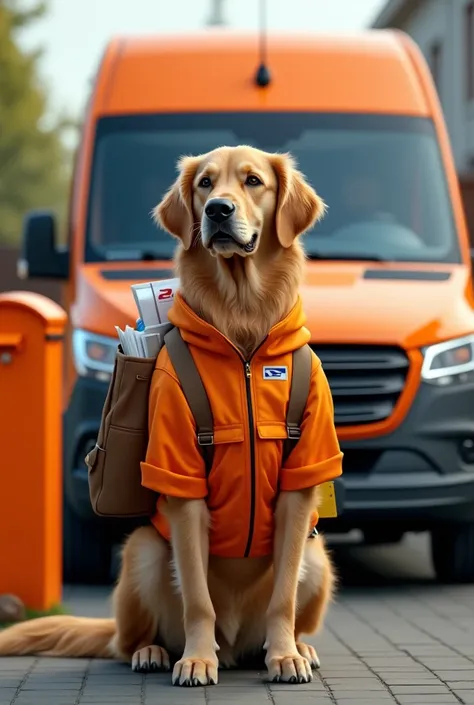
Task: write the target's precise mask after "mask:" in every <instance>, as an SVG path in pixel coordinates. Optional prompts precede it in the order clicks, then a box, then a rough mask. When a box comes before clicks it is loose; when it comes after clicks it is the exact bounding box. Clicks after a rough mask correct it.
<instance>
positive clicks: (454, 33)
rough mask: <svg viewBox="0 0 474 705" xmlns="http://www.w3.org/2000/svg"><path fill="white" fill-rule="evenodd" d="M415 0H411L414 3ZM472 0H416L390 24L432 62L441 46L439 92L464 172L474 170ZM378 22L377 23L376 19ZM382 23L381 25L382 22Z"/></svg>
mask: <svg viewBox="0 0 474 705" xmlns="http://www.w3.org/2000/svg"><path fill="white" fill-rule="evenodd" d="M411 1H412V0H407V2H406V3H405V6H406V7H408V8H409V7H410V3H411ZM468 2H469V0H424V2H421V3H416V4H415V3H413V6H414V9H413V11H412V12H408V13H405V16H404V17H403V19H402V21H398V20H397V18H395V20H394V21H393V22H390V21H389V22H388V26H395V27H398V28H399V29H403V30H404V31H405V32H407V34H409V35H410V36H411V37H412V38H413V39H414V40H415V41H416V43H417V44H418V45H419V47H420V49H421V51H422V52H423V54H424V56H425V58H426V60H427V62H428V64H430V65H431V63H432V48H433V46H434V45H435V44H436V43H438V44H439V45H440V47H441V57H440V76H439V81H438V84H437V85H438V93H439V96H440V100H441V103H442V106H443V112H444V115H445V119H446V123H447V126H448V131H449V136H450V140H451V145H452V149H453V153H454V158H455V162H456V167H457V169H458V171H459V173H460V174H464V173H466V172H469V171H472V170H474V100H470V101H468V100H467V92H466V84H467V70H468V69H467V53H466V26H465V8H466V6H467V5H468ZM376 24H377V23H376ZM378 26H380V25H378Z"/></svg>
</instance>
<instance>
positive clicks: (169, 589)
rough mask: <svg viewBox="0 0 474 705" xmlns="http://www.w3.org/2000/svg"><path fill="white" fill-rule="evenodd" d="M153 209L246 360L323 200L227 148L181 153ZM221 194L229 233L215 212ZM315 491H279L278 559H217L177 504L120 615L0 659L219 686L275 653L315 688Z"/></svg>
mask: <svg viewBox="0 0 474 705" xmlns="http://www.w3.org/2000/svg"><path fill="white" fill-rule="evenodd" d="M179 170H180V173H179V176H178V178H177V180H176V182H175V184H174V185H173V187H172V188H171V190H170V191H169V192H168V193H167V194H166V196H165V197H164V199H163V200H162V202H161V203H160V205H159V206H158V207H157V208H156V210H155V218H156V220H157V221H158V222H159V223H160V224H161V225H162V226H163V227H164V228H165V229H166V230H168V231H169V232H170V233H171V234H172V235H174V236H175V237H177V238H178V239H179V246H178V250H177V254H176V266H177V270H178V274H179V276H180V279H181V291H182V293H183V296H184V297H185V299H186V301H187V302H188V304H189V305H190V306H191V307H192V308H193V309H194V310H195V311H196V312H197V313H198V314H199V315H200V316H202V317H203V318H204V319H205V320H206V321H208V322H209V323H211V324H212V325H214V326H215V327H216V328H218V329H219V330H220V331H221V332H222V333H223V334H224V335H226V336H227V337H228V338H229V339H230V340H231V341H233V342H234V343H235V344H236V345H237V346H238V347H239V348H240V349H241V350H242V352H243V353H244V354H245V355H248V354H249V353H250V352H251V351H252V350H253V349H254V348H255V347H256V346H257V345H258V344H259V343H260V342H261V341H262V340H263V339H264V337H265V336H266V335H267V333H268V331H269V329H270V328H271V327H272V326H273V325H274V324H276V323H277V322H278V321H279V320H281V319H282V318H283V317H284V316H285V315H286V314H287V313H288V312H289V311H290V309H291V308H292V306H293V305H294V303H295V300H296V297H297V293H298V289H299V286H300V283H301V280H302V275H303V264H304V254H303V250H302V248H301V245H300V243H299V241H298V236H299V235H300V234H302V233H303V232H304V231H305V230H307V229H308V228H310V227H311V226H312V225H313V223H314V222H315V221H316V220H317V218H318V217H320V216H321V215H322V214H323V212H324V204H323V202H322V201H321V199H320V198H319V197H318V196H317V195H316V194H315V192H314V191H313V189H312V188H311V187H310V186H309V185H308V184H307V183H306V181H305V180H304V177H303V176H302V175H301V174H300V173H299V172H298V171H297V170H296V168H295V166H294V164H293V162H292V159H291V157H289V156H288V155H278V154H267V153H264V152H261V151H259V150H256V149H253V148H250V147H245V146H243V147H235V148H229V147H222V148H220V149H217V150H215V151H213V152H211V153H209V154H206V155H203V156H199V157H185V158H183V159H182V160H181V162H180V165H179ZM216 198H220V199H226V203H229V202H230V204H231V205H232V208H234V209H235V210H234V211H233V213H232V216H231V217H230V218H228V219H227V220H226V222H225V223H224V224H223V225H222V226H221V225H219V226H216V223H215V222H214V221H213V220H212V219H211V218H210V216H209V215H208V214H206V208H207V211H208V212H209V213H210V212H211V211H210V210H209V207H210V206H213V204H215V203H216V201H214V200H213V199H216ZM316 491H317V490H316V488H312V489H308V490H303V491H299V492H281V493H280V496H279V498H278V500H277V505H276V510H275V527H276V528H275V542H274V555H273V557H269V558H238V559H230V558H217V557H214V556H209V550H208V548H209V542H208V522H209V516H208V511H207V507H206V504H205V502H204V501H203V500H191V501H189V500H181V499H175V498H172V497H168V501H167V504H166V507H167V509H166V511H167V515H168V520H169V523H170V527H171V546H169V545H168V544H167V543H166V542H165V541H164V540H163V539H162V538H161V537H160V536H159V535H158V533H157V532H156V531H155V530H154V528H152V527H146V528H141V529H138V530H137V531H135V532H134V533H133V534H132V535H131V536H130V538H129V539H128V541H127V542H126V544H125V547H124V550H123V561H122V569H121V574H120V578H119V581H118V584H117V587H116V589H115V592H114V612H115V619H113V620H94V619H91V620H89V619H81V618H75V617H46V618H43V619H38V620H34V621H32V622H25V623H23V624H19V625H16V626H14V627H11V628H9V629H7V630H5V631H4V632H2V633H1V634H0V655H20V654H31V653H40V654H48V655H56V656H69V657H71V656H89V657H111V658H120V659H125V660H127V661H129V662H131V664H132V668H134V669H135V670H141V671H148V670H158V669H166V670H167V669H169V668H170V667H171V666H170V655H171V656H172V657H173V656H176V657H177V658H178V659H179V660H178V661H177V662H176V664H175V666H174V669H173V676H172V679H173V682H174V683H175V684H179V685H205V684H212V683H216V682H217V678H218V675H217V669H218V666H221V667H226V666H233V665H236V664H238V663H239V662H240V660H241V659H243V658H245V657H251V656H254V655H257V656H258V655H259V654H261V653H262V649H265V651H266V658H265V662H266V665H267V668H268V672H269V678H271V679H272V680H283V681H287V682H307V681H309V680H311V678H312V674H311V668H314V667H317V666H318V665H319V661H318V657H317V654H316V652H315V650H314V648H313V647H312V646H308V645H306V644H304V643H303V642H301V641H300V636H301V634H303V633H313V632H314V631H316V630H317V628H318V627H319V626H320V624H321V623H322V620H323V619H324V615H325V612H326V608H327V605H328V603H329V600H330V598H331V593H332V589H333V584H334V576H333V571H332V566H331V563H330V560H329V557H328V555H327V552H326V549H325V546H324V541H323V539H322V537H318V538H316V539H307V527H308V525H309V517H310V514H311V511H312V509H313V508H314V504H315V499H316V497H315V493H316Z"/></svg>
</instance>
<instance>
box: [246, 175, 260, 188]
mask: <svg viewBox="0 0 474 705" xmlns="http://www.w3.org/2000/svg"><path fill="white" fill-rule="evenodd" d="M245 185H246V186H261V185H262V182H261V181H260V179H259V178H258V176H254V174H249V176H247V178H246V180H245Z"/></svg>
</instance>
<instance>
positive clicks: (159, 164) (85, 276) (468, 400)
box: [22, 30, 474, 582]
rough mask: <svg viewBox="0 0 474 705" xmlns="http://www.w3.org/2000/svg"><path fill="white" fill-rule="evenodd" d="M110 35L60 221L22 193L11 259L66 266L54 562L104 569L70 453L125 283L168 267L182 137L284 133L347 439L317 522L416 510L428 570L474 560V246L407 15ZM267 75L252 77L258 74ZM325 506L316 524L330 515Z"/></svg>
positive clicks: (404, 519) (87, 443)
mask: <svg viewBox="0 0 474 705" xmlns="http://www.w3.org/2000/svg"><path fill="white" fill-rule="evenodd" d="M258 43H259V38H258V36H257V35H244V34H242V35H240V34H234V33H232V32H229V31H226V30H223V31H215V32H203V33H202V34H197V35H191V36H179V37H168V36H166V37H165V36H160V37H156V38H146V39H145V38H117V39H114V40H113V41H111V42H110V43H109V45H108V47H107V49H106V51H105V54H104V56H103V59H102V61H101V64H100V67H99V69H98V73H97V77H96V80H95V85H94V87H93V90H92V94H91V97H90V100H89V103H88V107H87V111H86V114H85V119H84V125H83V131H82V137H81V141H80V146H79V149H78V153H77V159H76V165H75V170H74V179H73V184H72V191H71V202H70V211H69V226H68V232H69V242H68V246H67V247H66V248H62V249H61V248H59V246H57V245H56V243H55V221H54V215H53V214H52V213H49V212H47V211H41V212H34V213H30V214H28V216H27V218H26V221H25V232H24V245H23V255H22V256H23V263H24V266H25V268H26V269H27V270H28V272H29V276H31V277H55V278H57V279H63V280H64V281H65V283H66V298H67V308H68V313H69V317H70V319H69V326H70V327H69V333H68V338H67V346H66V347H67V362H68V364H67V370H66V383H65V389H66V390H67V394H66V402H65V409H64V440H65V451H64V512H65V515H64V521H65V528H64V566H65V567H64V572H65V579H66V580H70V581H86V582H92V581H103V580H104V581H106V580H108V579H109V576H110V570H111V561H112V547H113V546H114V545H115V544H116V542H117V541H118V540H119V539H120V538H121V537H122V536H123V535H124V533H125V531H128V529H129V527H130V524H129V523H125V522H122V521H113V520H110V519H108V520H100V519H99V518H98V517H96V516H94V515H93V513H92V510H91V506H90V501H89V491H88V482H87V471H86V466H85V464H84V456H85V455H86V453H87V452H88V451H89V450H90V448H91V447H92V446H93V445H94V443H95V440H96V434H97V430H98V426H99V421H100V416H101V410H102V406H103V402H104V397H105V394H106V390H107V386H108V382H109V379H110V374H111V370H112V364H113V360H114V355H115V351H116V345H117V339H116V335H115V329H114V325H116V324H117V325H120V326H122V327H123V326H124V325H125V324H126V323H128V324H129V325H135V321H136V317H137V311H136V307H135V303H134V300H133V297H132V293H131V289H130V286H131V284H133V283H136V282H140V281H149V280H154V279H160V278H168V277H170V276H171V275H172V257H173V251H174V248H175V241H174V240H173V239H172V238H171V237H170V236H169V235H168V234H166V233H165V232H162V231H160V230H158V229H157V227H156V226H155V225H154V224H153V222H152V219H151V217H150V212H151V210H152V208H153V206H154V205H155V204H156V203H158V201H159V200H160V198H161V196H162V195H163V194H164V192H165V191H166V190H167V188H168V187H169V185H170V184H171V183H172V181H173V180H174V178H175V176H176V161H177V159H178V157H179V156H181V155H183V154H199V153H202V152H207V151H208V150H211V149H213V148H215V147H217V146H219V145H238V144H242V143H246V144H250V145H254V146H256V147H259V148H261V149H264V150H268V151H290V152H291V153H292V154H293V155H294V156H295V157H296V159H297V160H298V162H299V165H300V168H301V170H302V171H303V172H304V173H305V174H306V176H307V177H308V179H309V180H310V182H311V183H312V185H313V186H314V187H315V188H316V190H317V191H318V192H319V193H320V194H321V196H322V197H323V198H324V200H325V201H326V203H327V204H328V206H329V209H328V213H327V215H326V217H325V218H324V220H323V221H322V222H321V223H320V224H318V225H317V226H316V227H315V229H314V230H313V231H311V232H309V233H308V234H307V235H306V236H305V238H304V242H305V246H306V251H307V255H308V262H307V270H306V281H305V284H304V287H303V291H302V294H303V299H304V306H305V310H306V313H307V316H308V327H309V329H310V331H311V335H312V346H313V347H314V350H315V351H316V352H317V354H318V355H319V356H320V358H321V360H322V363H323V367H324V369H325V371H326V374H327V376H328V379H329V382H330V385H331V389H332V393H333V398H334V404H335V422H336V426H337V430H338V435H339V438H340V442H341V446H342V449H343V451H344V454H345V457H344V476H343V483H344V506H343V511H342V513H341V514H340V516H339V517H338V518H337V519H335V520H330V521H331V523H330V527H329V528H330V530H331V531H337V532H348V531H350V530H352V529H358V530H360V531H361V532H362V534H363V536H364V538H365V540H366V541H367V542H395V541H397V540H399V539H401V537H402V536H403V535H404V533H405V532H408V531H429V532H430V533H431V541H432V556H433V563H434V567H435V570H436V574H437V576H438V578H439V579H440V580H449V581H471V582H472V581H474V311H473V305H474V300H473V289H472V280H471V259H470V257H471V255H470V250H469V242H468V236H467V232H466V224H465V219H464V213H463V210H462V205H461V198H460V193H459V188H458V183H457V178H456V172H455V167H454V163H453V158H452V155H451V149H450V144H449V141H448V136H447V131H446V127H445V123H444V120H443V115H442V111H441V108H440V104H439V101H438V97H437V94H436V90H435V88H434V85H433V82H432V80H431V77H430V73H429V70H428V68H427V65H426V63H425V61H424V59H423V57H422V55H421V53H420V51H419V50H418V48H417V47H416V45H415V44H414V43H413V42H412V41H411V40H410V39H409V38H408V37H407V36H406V35H404V34H402V33H399V32H392V31H377V30H376V31H367V32H362V33H360V34H357V35H354V36H344V37H340V36H320V35H311V34H298V35H285V36H273V35H270V37H269V39H268V59H267V68H268V71H269V74H270V75H269V78H270V81H269V83H268V85H266V86H262V85H259V84H258V81H256V69H257V66H258V64H259V57H258ZM261 83H265V81H261ZM326 526H328V525H326Z"/></svg>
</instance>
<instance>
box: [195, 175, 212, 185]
mask: <svg viewBox="0 0 474 705" xmlns="http://www.w3.org/2000/svg"><path fill="white" fill-rule="evenodd" d="M211 185H212V184H211V180H210V178H209V177H208V176H203V177H202V179H201V181H200V182H199V183H198V186H199V188H210V187H211Z"/></svg>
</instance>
